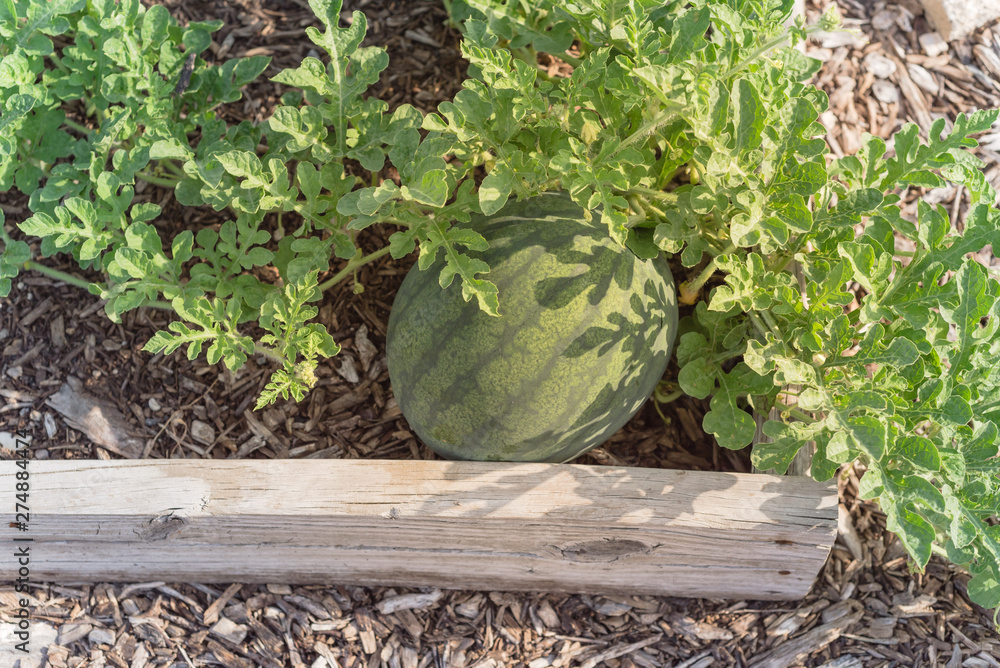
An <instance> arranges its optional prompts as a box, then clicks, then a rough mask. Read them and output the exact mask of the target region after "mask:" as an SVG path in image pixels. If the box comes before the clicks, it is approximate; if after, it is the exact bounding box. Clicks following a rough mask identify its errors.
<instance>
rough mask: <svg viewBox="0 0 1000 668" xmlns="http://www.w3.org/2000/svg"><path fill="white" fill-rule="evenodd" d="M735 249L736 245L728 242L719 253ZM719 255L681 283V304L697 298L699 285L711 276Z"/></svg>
mask: <svg viewBox="0 0 1000 668" xmlns="http://www.w3.org/2000/svg"><path fill="white" fill-rule="evenodd" d="M734 250H736V246H735V245H733V244H729V245H728V246H726V247H725V249H723V251H722V253H720V255H728V254H729V253H732V252H733V251H734ZM718 261H719V256H718V255H717V256H715V257H713V258H712V259H711V261H710V262H709V263H708V264H706V265H705V268H704V269H702V270H701V273H700V274H698V276H696V277H695V279H694V280H693V281H685V282H683V283H681V287H680V290H679V292H680V301H681V303H682V304H688V305H691V304H694V303H695V302H696V301H697V300H698V291H699V290H701V287H702V286H703V285H705V283H706V282H707V281H708V279H710V278H711V277H712V274H714V273H715V270H716V268H717V267H718Z"/></svg>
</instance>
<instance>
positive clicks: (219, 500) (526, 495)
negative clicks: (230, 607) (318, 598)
mask: <svg viewBox="0 0 1000 668" xmlns="http://www.w3.org/2000/svg"><path fill="white" fill-rule="evenodd" d="M17 470H19V469H17V468H16V464H15V463H14V462H11V461H4V462H0V487H2V488H3V489H4V490H5V491H6V492H7V494H8V495H9V496H7V497H6V498H8V499H12V498H13V495H14V483H15V478H14V474H15V472H16V471H17ZM28 470H29V472H30V484H31V490H30V494H31V496H30V505H31V522H30V525H29V530H28V531H27V532H15V531H13V530H9V531H8V532H7V533H6V534H5V535H4V539H5V541H6V542H7V545H6V546H5V547H6V548H11V547H12V546H13V542H12V539H13V538H14V537H15V536H14V534H17V537H31V538H33V542H32V543H31V573H32V579H36V580H60V581H79V582H98V581H137V580H145V579H151V580H152V579H156V580H166V581H188V582H191V581H197V582H234V581H238V582H283V583H327V582H342V583H354V584H365V585H402V586H438V587H449V588H462V589H465V588H470V589H487V590H515V591H516V590H522V591H523V590H529V591H536V590H549V591H564V592H586V593H591V594H597V593H617V594H622V593H651V594H664V595H674V596H705V597H737V598H757V599H793V598H798V597H801V596H803V595H804V594H805V593H806V592H807V591H808V589H809V587H810V586H811V585H812V583H813V580H814V578H815V576H816V574H817V572H818V571H819V569H820V567H821V566H822V564H823V562H824V561H825V559H826V557H827V554H828V553H829V550H830V548H831V545H832V543H833V540H834V537H835V534H836V530H837V494H836V488H835V487H834V486H833V485H829V484H823V483H817V482H815V481H813V480H811V479H806V478H797V477H788V476H771V475H746V474H730V473H702V472H690V471H674V470H665V469H643V468H619V467H603V466H579V465H570V464H510V463H484V462H444V461H389V460H365V461H358V460H309V461H300V460H211V461H209V460H139V461H92V460H86V461H79V460H77V461H65V460H63V461H33V462H30V463H29V465H28ZM6 505H7V507H8V508H10V507H11V506H12V505H13V504H12V503H11V504H6ZM7 516H8V521H13V520H14V516H13V513H12V512H10V511H7ZM5 553H6V554H11V551H10V549H7V551H6V552H5ZM15 571H16V566H15V565H14V563H13V560H11V559H9V558H8V559H3V560H0V577H4V578H10V577H13V573H14V572H15Z"/></svg>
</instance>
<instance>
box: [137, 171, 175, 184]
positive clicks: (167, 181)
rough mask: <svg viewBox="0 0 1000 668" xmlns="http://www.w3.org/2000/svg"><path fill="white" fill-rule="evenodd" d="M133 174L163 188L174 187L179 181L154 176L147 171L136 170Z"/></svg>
mask: <svg viewBox="0 0 1000 668" xmlns="http://www.w3.org/2000/svg"><path fill="white" fill-rule="evenodd" d="M135 175H136V176H137V177H139V178H140V179H142V180H143V181H145V182H147V183H152V184H153V185H154V186H161V187H163V188H175V187H177V184H178V183H180V181H178V180H175V179H165V178H163V177H162V176H155V175H153V174H150V173H149V172H136V173H135Z"/></svg>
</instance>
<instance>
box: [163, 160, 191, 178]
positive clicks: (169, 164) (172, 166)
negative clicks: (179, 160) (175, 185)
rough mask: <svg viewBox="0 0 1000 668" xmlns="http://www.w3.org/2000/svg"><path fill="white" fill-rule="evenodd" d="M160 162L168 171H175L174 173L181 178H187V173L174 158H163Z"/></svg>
mask: <svg viewBox="0 0 1000 668" xmlns="http://www.w3.org/2000/svg"><path fill="white" fill-rule="evenodd" d="M160 164H161V165H163V166H164V167H166V168H167V170H168V171H171V172H173V173H174V175H176V176H178V177H179V178H181V179H186V178H187V174H185V173H184V170H183V169H181V168H180V167H178V166H177V165H175V164H174V161H173V160H161V161H160Z"/></svg>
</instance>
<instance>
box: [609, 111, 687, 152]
mask: <svg viewBox="0 0 1000 668" xmlns="http://www.w3.org/2000/svg"><path fill="white" fill-rule="evenodd" d="M676 116H677V110H676V109H665V110H664V111H661V112H660V113H659V114H657V115H656V116H654V117H653V118H652V120H650V121H649V122H648V123H646V124H644V125H643V126H642V127H641V128H639V129H638V130H636V131H635V132H633V133H632V134H630V135H629V136H628V137H626V138H625V139H624V140H623V141H622V143H620V144H618V147H617V148H616V149H615V150H614V151H612V152H611V153H610V154H609V155H608V156H607V158H605V159H606V160H610V159H611V158H613V157H615V156H616V155H618V154H619V153H621V152H622V151H623V150H624V149H626V148H628V147H629V146H631V145H632V144H634V143H636V142H638V141H641V140H643V139H646V138H648V137H649V136H650V135H652V134H653V133H654V132H656V131H657V130H659V129H660V128H661V127H663V126H664V125H666V124H667V123H668V122H670V121H672V120H673V119H674V118H675V117H676Z"/></svg>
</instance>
